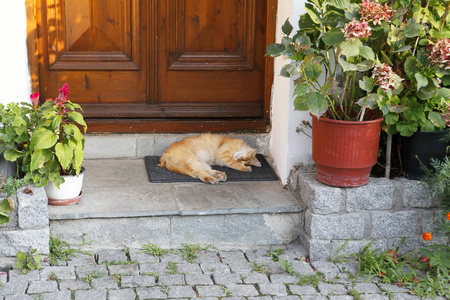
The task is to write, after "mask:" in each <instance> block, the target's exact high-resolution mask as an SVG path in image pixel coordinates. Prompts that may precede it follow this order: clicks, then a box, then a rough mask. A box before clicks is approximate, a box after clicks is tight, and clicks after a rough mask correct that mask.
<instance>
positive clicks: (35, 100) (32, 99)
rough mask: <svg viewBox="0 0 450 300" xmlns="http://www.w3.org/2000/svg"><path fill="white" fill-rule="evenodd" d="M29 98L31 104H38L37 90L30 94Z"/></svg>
mask: <svg viewBox="0 0 450 300" xmlns="http://www.w3.org/2000/svg"><path fill="white" fill-rule="evenodd" d="M30 99H31V104H33V106H38V105H39V92H37V93H34V94H31V95H30Z"/></svg>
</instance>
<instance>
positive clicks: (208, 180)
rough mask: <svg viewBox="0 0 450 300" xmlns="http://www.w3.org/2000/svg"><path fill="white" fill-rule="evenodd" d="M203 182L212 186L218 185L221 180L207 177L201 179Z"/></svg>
mask: <svg viewBox="0 0 450 300" xmlns="http://www.w3.org/2000/svg"><path fill="white" fill-rule="evenodd" d="M200 180H201V181H203V182H206V183H211V184H216V183H218V182H219V180H218V179H217V178H215V177H213V176H205V177H201V178H200Z"/></svg>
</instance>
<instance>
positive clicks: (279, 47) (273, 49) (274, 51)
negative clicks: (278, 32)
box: [266, 43, 286, 57]
mask: <svg viewBox="0 0 450 300" xmlns="http://www.w3.org/2000/svg"><path fill="white" fill-rule="evenodd" d="M285 49H286V46H285V45H283V44H277V43H274V44H270V45H269V46H267V49H266V56H267V55H268V56H272V57H278V56H280V55H281V53H282V52H283V51H284V50H285Z"/></svg>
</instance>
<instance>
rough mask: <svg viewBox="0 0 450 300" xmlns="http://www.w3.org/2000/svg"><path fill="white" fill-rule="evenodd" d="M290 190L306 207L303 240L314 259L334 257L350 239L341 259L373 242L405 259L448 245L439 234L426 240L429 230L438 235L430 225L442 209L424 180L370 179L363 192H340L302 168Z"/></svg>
mask: <svg viewBox="0 0 450 300" xmlns="http://www.w3.org/2000/svg"><path fill="white" fill-rule="evenodd" d="M291 188H292V191H293V194H294V195H295V196H296V197H297V198H299V200H300V201H301V202H302V203H303V204H304V205H305V207H307V209H306V210H305V217H304V220H305V221H304V224H303V228H302V232H301V234H300V239H301V241H302V243H303V245H304V246H305V249H306V250H307V251H308V252H309V255H310V259H311V260H326V259H329V258H332V257H333V256H335V255H336V253H337V252H338V251H339V249H340V247H341V246H342V245H343V244H344V243H345V242H346V241H348V240H350V241H349V242H348V243H347V244H346V245H345V247H344V248H342V250H341V251H340V252H339V254H340V255H346V254H352V253H357V252H359V251H360V250H361V249H362V248H363V247H365V246H366V245H367V244H368V243H369V242H372V243H373V244H372V249H379V250H381V251H384V250H387V249H395V248H396V247H398V246H400V248H399V253H400V254H404V253H406V252H409V251H413V250H415V249H417V248H420V247H423V246H425V245H427V244H433V243H436V242H442V243H448V237H441V236H439V235H435V234H433V240H432V241H429V242H425V241H423V239H422V233H424V232H425V231H430V232H433V229H434V228H435V226H436V224H435V223H433V224H432V225H430V223H432V220H433V219H434V218H435V217H436V216H437V215H438V214H439V212H440V210H439V208H438V201H437V199H433V198H432V197H431V195H430V193H429V192H427V191H426V190H424V188H423V187H422V185H421V183H420V181H416V180H408V179H405V178H399V179H393V180H389V179H386V178H370V180H369V183H368V184H367V185H365V186H362V187H358V188H335V187H331V186H327V185H325V184H322V183H320V182H319V181H317V180H316V175H315V173H314V172H311V170H306V169H297V170H295V171H294V172H293V174H292V175H291ZM433 233H434V232H433ZM403 238H405V239H404V241H403V243H401V242H402V239H403Z"/></svg>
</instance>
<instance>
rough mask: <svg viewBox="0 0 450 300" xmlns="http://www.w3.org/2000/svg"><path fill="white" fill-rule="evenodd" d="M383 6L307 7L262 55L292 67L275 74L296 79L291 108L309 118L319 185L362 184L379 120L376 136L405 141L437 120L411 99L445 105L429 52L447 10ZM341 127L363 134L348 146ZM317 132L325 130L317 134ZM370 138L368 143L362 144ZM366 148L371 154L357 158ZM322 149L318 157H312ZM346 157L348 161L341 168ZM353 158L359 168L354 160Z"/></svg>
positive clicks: (372, 159) (334, 3) (319, 2)
mask: <svg viewBox="0 0 450 300" xmlns="http://www.w3.org/2000/svg"><path fill="white" fill-rule="evenodd" d="M383 2H384V3H383V4H381V3H379V2H378V1H375V0H362V1H350V0H308V1H307V3H306V4H305V8H306V11H307V13H305V14H303V15H302V16H300V20H299V28H300V29H299V30H298V31H297V33H296V34H295V35H294V36H293V37H290V34H291V32H292V30H293V27H292V25H291V24H290V23H289V21H288V20H287V21H286V22H285V24H284V25H283V27H282V31H283V33H284V34H285V36H284V37H283V38H282V42H281V43H275V44H271V45H269V46H268V47H267V51H266V55H270V56H273V57H277V56H280V55H282V56H284V57H287V58H289V59H290V60H291V62H290V63H288V64H286V65H285V66H284V67H283V68H282V71H281V75H283V76H287V77H292V76H294V77H295V78H296V79H295V81H294V83H295V89H294V106H295V108H296V109H297V110H309V111H310V112H311V114H312V117H313V126H312V127H313V160H314V161H315V162H316V167H317V178H318V180H319V181H322V182H324V183H326V184H330V185H333V186H358V185H362V184H365V183H366V182H367V180H368V177H369V173H370V170H371V168H372V166H373V165H374V164H375V163H376V156H377V153H378V140H379V137H377V135H378V134H379V133H380V132H379V130H378V129H379V128H380V127H379V126H380V125H381V122H382V121H383V119H381V118H379V117H381V116H383V117H384V121H383V122H384V123H383V129H384V130H386V131H387V132H388V133H389V134H393V133H396V132H400V133H401V134H403V135H406V134H412V131H414V130H417V127H418V124H417V122H416V121H417V119H418V118H419V119H420V120H423V121H424V128H427V126H428V127H430V126H429V125H430V123H431V124H433V123H434V122H435V121H436V120H437V119H438V117H437V116H438V115H439V112H432V111H435V110H430V111H428V109H429V108H425V107H424V108H422V105H423V103H422V102H419V101H417V100H416V101H415V100H414V98H413V96H416V97H417V98H419V99H420V101H425V102H426V103H429V104H430V103H431V102H432V101H431V99H435V100H436V101H437V102H440V101H441V100H442V99H448V94H447V90H442V91H440V92H439V93H438V89H439V88H440V86H439V78H442V79H444V75H445V74H446V72H443V71H442V70H443V68H442V66H441V62H442V61H446V60H445V58H444V59H442V57H441V56H439V55H437V52H436V53H435V54H436V55H435V56H433V52H432V51H431V50H430V49H432V45H433V44H435V43H438V41H440V39H441V38H442V37H441V35H440V34H439V30H440V29H443V28H444V27H443V26H441V22H440V21H439V19H438V18H437V17H438V15H436V14H439V12H440V13H441V15H440V16H441V17H443V19H445V18H446V16H447V11H448V4H446V2H445V1H415V0H404V1H383ZM430 2H431V3H430ZM443 14H445V16H443ZM428 23H432V25H430V26H428V25H427V24H428ZM438 23H439V24H438ZM439 26H440V28H439V30H437V27H439ZM445 30H446V28H445ZM447 32H448V31H445V32H444V34H447ZM433 62H436V63H433ZM430 66H433V68H431V67H430ZM444 69H445V68H444ZM442 103H443V102H442ZM419 111H422V112H423V114H424V115H426V117H423V116H422V114H421V113H420V112H419ZM418 114H420V116H419V115H418ZM424 119H426V120H424ZM321 122H324V123H331V124H332V125H331V124H330V126H328V125H327V126H324V125H321V124H322V123H321ZM364 122H372V123H376V124H377V126H378V128H377V129H373V130H369V129H368V126H365V125H366V124H365V123H364ZM425 123H426V124H425ZM338 124H339V125H338ZM347 124H349V125H350V124H352V125H351V126H359V127H362V129H361V130H359V129H358V130H355V131H354V132H352V133H349V134H350V136H352V137H353V138H352V139H351V140H347V139H346V134H345V133H339V132H337V131H335V128H337V127H338V126H340V127H344V125H347ZM367 124H370V123H367ZM373 126H375V125H373ZM321 127H325V130H324V131H320V132H319V131H318V129H319V130H320V129H321ZM414 128H415V129H414ZM369 132H370V133H371V134H373V136H371V137H369V139H368V140H367V141H363V140H362V138H364V137H367V135H368V134H369ZM320 140H321V141H320ZM318 141H320V142H318ZM369 146H370V147H369ZM366 148H370V149H371V150H370V151H369V152H370V154H368V155H367V156H363V155H361V152H362V151H363V150H364V151H365V149H366ZM322 150H324V153H323V154H320V153H318V152H317V151H322ZM338 150H342V152H339V153H338V152H337V151H338ZM347 158H349V159H350V161H349V162H348V164H347V165H344V164H345V163H344V161H345V160H346V159H347ZM359 158H361V159H362V161H361V163H357V162H356V161H355V160H356V159H359ZM340 168H342V169H340ZM335 171H338V172H337V173H335V174H331V172H335ZM350 174H354V175H350Z"/></svg>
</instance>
